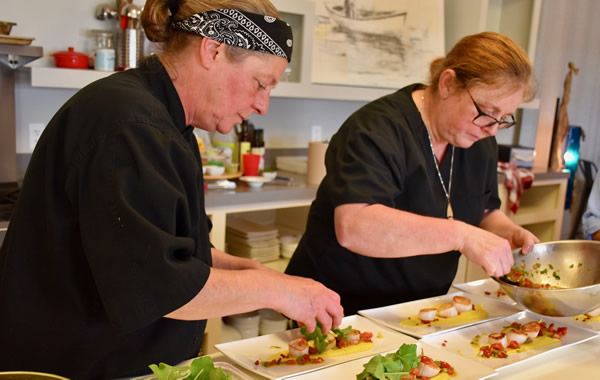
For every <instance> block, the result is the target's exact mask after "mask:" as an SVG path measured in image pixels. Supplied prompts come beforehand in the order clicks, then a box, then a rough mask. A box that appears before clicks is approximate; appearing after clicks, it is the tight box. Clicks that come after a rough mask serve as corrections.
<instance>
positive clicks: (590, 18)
mask: <svg viewBox="0 0 600 380" xmlns="http://www.w3.org/2000/svg"><path fill="white" fill-rule="evenodd" d="M599 21H600V1H597V0H545V1H544V6H543V8H542V15H541V20H540V33H539V36H538V53H537V57H536V65H535V66H536V67H535V68H536V71H537V72H540V73H544V72H551V73H552V75H546V76H545V77H544V78H543V79H544V80H543V82H544V83H543V87H542V88H541V91H549V92H553V93H556V96H557V97H560V96H562V93H563V80H564V78H565V75H566V73H567V64H568V62H569V61H572V62H574V63H575V65H576V66H577V67H579V68H580V72H579V74H578V75H576V76H574V77H573V81H572V87H571V101H570V103H569V108H568V110H569V124H571V125H579V126H581V127H582V128H583V130H584V131H585V134H586V139H585V141H582V143H581V156H582V158H585V159H588V160H591V161H593V162H595V163H596V164H597V165H598V166H599V167H600V69H599V68H598V66H599V65H600V42H598V41H600V22H599ZM556 65H558V67H560V68H562V69H561V70H558V73H557V70H554V69H553V68H552V67H553V66H554V67H555V66H556Z"/></svg>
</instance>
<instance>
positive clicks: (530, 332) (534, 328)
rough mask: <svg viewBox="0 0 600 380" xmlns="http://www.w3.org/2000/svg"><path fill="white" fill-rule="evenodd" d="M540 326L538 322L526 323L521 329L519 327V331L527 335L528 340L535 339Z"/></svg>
mask: <svg viewBox="0 0 600 380" xmlns="http://www.w3.org/2000/svg"><path fill="white" fill-rule="evenodd" d="M540 329H541V327H540V324H539V322H535V321H532V322H528V323H525V324H524V325H523V326H522V327H521V331H523V332H524V333H525V334H527V336H528V337H529V338H530V339H533V338H535V337H536V336H538V334H539V333H540Z"/></svg>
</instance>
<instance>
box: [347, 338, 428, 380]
mask: <svg viewBox="0 0 600 380" xmlns="http://www.w3.org/2000/svg"><path fill="white" fill-rule="evenodd" d="M418 365H419V356H418V355H417V345H416V344H403V345H402V346H400V348H399V349H398V351H396V352H394V353H391V354H387V355H385V356H383V355H375V356H373V357H372V358H371V360H369V362H368V363H367V364H364V365H363V367H364V369H363V371H362V372H361V373H359V374H358V375H356V380H400V379H401V378H402V377H403V376H406V375H408V374H409V373H410V371H411V370H412V369H414V368H417V366H418Z"/></svg>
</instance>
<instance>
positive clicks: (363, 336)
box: [360, 331, 373, 343]
mask: <svg viewBox="0 0 600 380" xmlns="http://www.w3.org/2000/svg"><path fill="white" fill-rule="evenodd" d="M372 339H373V333H372V332H370V331H365V332H362V333H360V341H361V342H367V343H368V342H371V341H372Z"/></svg>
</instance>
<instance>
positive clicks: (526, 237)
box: [510, 226, 540, 254]
mask: <svg viewBox="0 0 600 380" xmlns="http://www.w3.org/2000/svg"><path fill="white" fill-rule="evenodd" d="M539 242H540V239H538V238H537V237H536V236H535V235H534V234H532V233H531V232H530V231H528V230H526V229H525V228H523V227H520V226H515V231H514V232H513V234H512V239H511V241H510V245H511V247H512V248H513V249H517V248H521V253H522V254H527V253H529V252H531V250H532V249H533V246H534V245H535V244H536V243H539Z"/></svg>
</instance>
